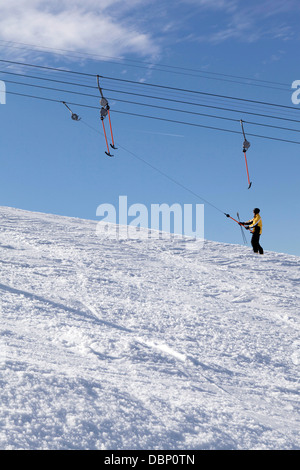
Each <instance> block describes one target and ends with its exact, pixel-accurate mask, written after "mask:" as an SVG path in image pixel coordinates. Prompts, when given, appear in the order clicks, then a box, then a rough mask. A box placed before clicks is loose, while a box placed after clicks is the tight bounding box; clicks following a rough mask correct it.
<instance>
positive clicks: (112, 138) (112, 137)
mask: <svg viewBox="0 0 300 470" xmlns="http://www.w3.org/2000/svg"><path fill="white" fill-rule="evenodd" d="M107 114H108V120H109V127H110V133H111V140H112V145H111V147H112V148H113V149H116V148H117V147H115V143H114V136H113V131H112V125H111V120H110V112H109V109H107Z"/></svg>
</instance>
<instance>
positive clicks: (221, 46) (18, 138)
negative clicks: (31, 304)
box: [0, 0, 300, 255]
mask: <svg viewBox="0 0 300 470" xmlns="http://www.w3.org/2000/svg"><path fill="white" fill-rule="evenodd" d="M299 13H300V5H299V2H297V1H285V2H281V1H277V0H273V1H259V2H258V1H252V2H243V1H240V0H226V1H225V0H216V1H214V0H198V1H196V0H178V1H176V0H175V1H172V2H170V1H164V0H162V1H156V0H152V1H147V0H143V1H141V0H133V1H130V2H121V1H116V0H103V1H99V0H98V1H96V0H87V1H85V2H81V1H79V0H73V1H69V0H60V1H59V2H58V1H56V0H54V1H52V2H51V3H50V4H49V2H46V1H42V0H26V1H25V0H19V1H14V0H11V1H10V2H6V3H5V4H4V5H1V6H0V48H1V51H0V59H2V60H6V61H8V60H9V61H14V62H22V63H27V64H36V65H40V66H47V67H54V68H60V69H68V70H72V71H77V72H82V73H86V74H91V75H92V76H84V75H82V76H79V75H70V74H65V73H62V72H61V73H59V72H54V71H50V70H46V69H38V68H30V67H25V66H21V65H16V64H11V63H8V62H0V70H1V72H0V79H1V80H3V81H5V84H6V90H7V92H8V93H7V95H6V104H5V105H0V119H1V133H0V135H1V174H0V205H3V206H10V207H17V208H21V209H26V210H32V211H40V212H47V213H55V214H60V215H67V216H72V217H82V218H87V219H97V218H96V210H97V207H98V206H99V205H100V204H103V203H110V204H113V205H115V206H116V207H117V206H118V200H119V196H121V195H126V196H127V197H128V204H129V205H131V204H135V203H140V204H145V205H146V206H147V207H150V205H151V204H155V203H160V204H162V203H167V204H169V205H171V204H173V203H179V204H181V205H183V204H198V203H201V202H203V201H202V200H201V199H200V198H199V197H196V194H197V195H199V196H200V197H203V198H204V199H205V200H206V201H209V202H210V203H211V204H213V205H214V206H216V207H217V208H218V209H220V210H221V212H222V211H224V212H228V213H230V214H231V215H232V216H233V217H235V216H236V212H237V211H239V213H240V215H241V217H242V219H244V220H247V219H248V218H250V217H251V215H252V209H253V208H254V207H259V208H260V209H261V215H262V217H263V223H264V231H263V236H262V240H261V243H262V245H263V246H264V248H265V249H266V250H273V251H278V252H285V253H291V254H297V255H300V248H299V241H298V240H299V229H300V220H299V209H298V201H299V150H300V146H299V145H297V144H291V143H286V142H280V141H276V140H271V139H263V138H259V137H250V136H249V137H248V140H249V141H250V142H251V147H250V149H249V151H248V152H247V157H248V165H249V172H250V179H251V180H252V182H253V184H252V187H251V189H249V190H248V189H247V187H248V184H247V177H246V169H245V162H244V156H243V153H242V143H243V137H242V134H241V133H240V124H239V122H238V121H239V120H240V119H243V120H244V121H248V122H252V124H250V123H249V124H248V123H247V124H245V131H246V134H247V133H249V134H251V133H252V134H259V135H263V136H269V137H274V138H281V139H286V140H294V141H299V142H300V135H299V133H298V131H299V130H300V127H299V123H298V122H299V121H300V119H299V117H298V116H299V112H300V105H298V106H297V105H294V104H293V103H292V101H291V96H292V89H291V85H292V82H293V81H294V80H300V72H299V65H298V64H299V60H298V59H299V41H300V35H299V27H298V25H299V16H300V15H299ZM5 72H10V74H8V73H5ZM13 74H15V75H13ZM20 74H22V75H31V76H34V77H39V80H38V79H37V78H35V79H33V78H26V77H24V76H21V75H20ZM97 74H99V75H102V76H105V77H109V78H105V79H103V80H102V81H101V84H102V86H103V89H104V93H105V96H107V97H108V99H109V103H110V106H111V116H112V123H113V131H114V137H115V141H116V144H117V146H119V148H118V150H116V151H114V158H109V157H107V156H106V155H105V153H104V150H105V141H104V137H103V133H102V128H101V122H100V120H99V110H97V109H94V108H93V107H95V108H97V107H99V99H98V96H97V95H98V94H99V93H98V92H97V89H96V75H97ZM42 78H44V79H45V78H47V79H48V80H41V79H42ZM110 78H117V79H119V80H118V81H114V80H111V79H110ZM120 79H121V80H123V81H120ZM50 80H60V81H65V82H74V83H77V84H78V83H79V84H81V85H85V86H87V87H91V88H83V87H78V86H77V87H76V86H74V85H72V86H71V85H68V84H60V83H57V82H54V81H52V82H51V81H50ZM124 80H129V81H132V82H134V83H130V82H125V81H124ZM12 82H18V83H12ZM21 82H22V83H27V84H34V85H35V87H30V86H27V85H24V84H21ZM145 83H152V84H158V85H163V86H164V87H169V89H167V88H154V87H149V86H147V85H145ZM37 85H38V86H44V87H53V88H60V89H62V90H64V91H54V90H47V89H45V88H37ZM92 87H95V88H94V89H93V88H92ZM171 87H172V88H173V90H171V89H170V88H171ZM179 89H181V91H180V90H179ZM183 89H184V90H195V91H198V92H199V91H200V92H202V93H207V94H210V95H201V94H195V93H190V92H187V91H182V90H183ZM112 90H114V91H112ZM67 91H77V92H82V93H86V94H91V95H92V96H83V95H76V94H71V93H67ZM13 93H23V94H29V95H35V96H41V97H43V98H49V99H53V100H59V101H66V102H69V103H76V104H78V105H79V104H82V105H88V106H91V108H86V107H83V106H82V107H80V106H75V105H74V106H72V108H73V111H74V112H76V113H77V114H79V115H80V117H81V118H82V119H81V121H80V122H74V121H72V120H71V119H70V114H69V113H68V111H67V110H66V108H65V107H64V106H63V105H61V104H59V103H55V102H51V101H45V100H38V99H33V98H26V97H22V96H18V95H14V94H13ZM130 93H131V94H130ZM134 93H135V94H134ZM136 94H143V95H146V94H147V95H151V96H152V98H146V97H145V96H143V97H141V96H140V97H138V96H136ZM215 95H219V96H215ZM220 95H222V96H223V97H221V96H220ZM225 96H230V97H236V98H239V99H240V100H232V99H231V100H229V99H227V98H225ZM158 97H159V98H161V99H160V100H158V99H156V98H158ZM120 100H127V101H128V103H124V102H122V101H120ZM243 100H254V101H261V102H268V103H275V104H280V105H282V106H283V107H282V108H279V107H274V106H267V105H262V104H258V103H256V104H255V103H253V102H250V101H243ZM134 102H140V103H142V104H140V105H137V104H134ZM183 102H185V103H183ZM187 103H190V104H187ZM191 103H194V104H191ZM146 104H148V105H151V106H152V107H149V106H148V107H147V106H146ZM155 105H157V107H155ZM153 106H154V107H153ZM158 106H160V108H159V107H158ZM284 106H286V108H284ZM161 107H168V108H176V109H177V110H179V111H171V110H166V109H161ZM288 107H290V109H289V108H288ZM220 108H223V109H220ZM225 109H226V110H225ZM228 109H230V110H231V111H228ZM191 112H192V113H198V114H197V115H196V114H191ZM126 113H128V115H126ZM133 113H136V114H142V115H148V116H153V117H159V118H164V119H168V120H177V121H185V122H188V123H194V124H197V125H201V126H212V127H219V128H225V129H228V130H232V131H234V132H236V131H238V133H234V132H233V133H230V132H222V131H217V130H212V129H207V128H205V127H197V126H190V125H184V124H179V123H172V122H169V121H162V120H155V119H147V118H144V117H143V118H142V117H137V116H132V114H133ZM199 113H202V114H211V115H214V116H218V117H224V118H226V119H228V118H230V119H234V120H235V121H234V120H233V121H228V120H220V119H217V118H212V117H207V116H203V115H199ZM249 113H252V114H249ZM257 114H260V115H268V116H271V117H268V118H267V117H263V116H257ZM275 117H277V118H279V117H280V118H281V119H274V118H275ZM295 121H298V122H295ZM105 123H106V127H107V129H108V121H105ZM253 123H256V124H257V123H261V124H264V125H268V126H270V125H274V126H277V127H285V128H289V129H291V128H293V129H295V130H296V132H292V131H284V130H282V129H276V128H274V127H273V128H272V127H263V126H258V125H254V124H253ZM146 162H148V163H149V164H150V165H151V166H149V165H147V163H146ZM162 173H164V174H165V175H166V176H164V175H163V174H162ZM168 177H169V178H168ZM176 183H178V184H176ZM185 188H186V189H185ZM221 212H220V211H218V210H216V209H215V208H214V207H212V206H211V205H210V204H207V203H205V238H206V239H210V240H216V241H220V242H226V243H239V244H240V243H242V238H241V233H240V229H239V227H238V226H237V225H236V224H235V223H234V222H231V221H230V220H228V219H227V218H226V217H225V216H224V215H223V214H222V213H221ZM248 242H249V235H248Z"/></svg>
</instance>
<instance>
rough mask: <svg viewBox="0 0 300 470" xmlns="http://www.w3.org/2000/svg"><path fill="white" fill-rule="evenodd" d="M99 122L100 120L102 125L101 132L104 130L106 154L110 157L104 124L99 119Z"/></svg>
mask: <svg viewBox="0 0 300 470" xmlns="http://www.w3.org/2000/svg"><path fill="white" fill-rule="evenodd" d="M101 122H102V126H103V132H104V137H105V142H106V147H107V152H105V153H106V155H108V156H109V157H112V156H113V155H112V154H111V153H110V151H109V146H108V142H107V137H106V131H105V126H104V120H103V119H101Z"/></svg>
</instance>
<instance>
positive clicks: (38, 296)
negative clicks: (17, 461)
mask: <svg viewBox="0 0 300 470" xmlns="http://www.w3.org/2000/svg"><path fill="white" fill-rule="evenodd" d="M0 224H1V225H0V264H1V271H0V295H1V303H0V305H1V323H0V370H1V375H0V381H1V409H0V448H1V449H114V450H116V449H131V450H132V449H151V450H154V449H160V450H162V449H165V450H170V449H299V448H300V434H299V430H300V426H299V414H298V412H299V364H300V354H299V350H300V339H299V278H300V274H299V257H296V256H291V255H285V254H279V253H271V252H266V254H265V255H264V256H259V255H254V254H253V253H252V251H251V249H250V248H249V247H243V246H238V245H226V244H221V243H216V242H205V243H204V246H202V245H201V243H200V242H199V241H192V240H187V241H183V240H174V241H172V240H168V239H159V237H156V238H154V239H149V238H148V237H147V231H146V230H142V231H141V235H142V236H141V237H140V238H139V239H136V240H126V239H122V238H121V239H120V240H116V239H115V237H114V228H115V227H114V226H110V228H109V229H108V230H104V228H102V229H101V228H100V229H99V227H98V232H97V230H96V228H97V222H94V221H87V220H80V219H73V218H66V217H61V216H54V215H46V214H40V213H32V212H26V211H22V210H17V209H11V208H6V207H2V208H0ZM122 230H124V228H122Z"/></svg>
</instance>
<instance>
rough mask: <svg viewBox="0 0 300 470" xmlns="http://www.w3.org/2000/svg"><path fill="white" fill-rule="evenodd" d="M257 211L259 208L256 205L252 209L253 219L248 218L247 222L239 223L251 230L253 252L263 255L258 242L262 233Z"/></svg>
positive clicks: (258, 211)
mask: <svg viewBox="0 0 300 470" xmlns="http://www.w3.org/2000/svg"><path fill="white" fill-rule="evenodd" d="M259 213H260V210H259V209H258V208H257V207H256V208H255V209H253V214H254V216H253V219H251V220H248V222H241V225H244V227H245V229H247V230H250V231H251V232H252V238H251V245H252V248H253V251H254V253H259V254H261V255H263V254H264V250H263V248H262V247H261V246H260V244H259V239H260V236H261V233H262V220H261V216H260V214H259Z"/></svg>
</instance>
